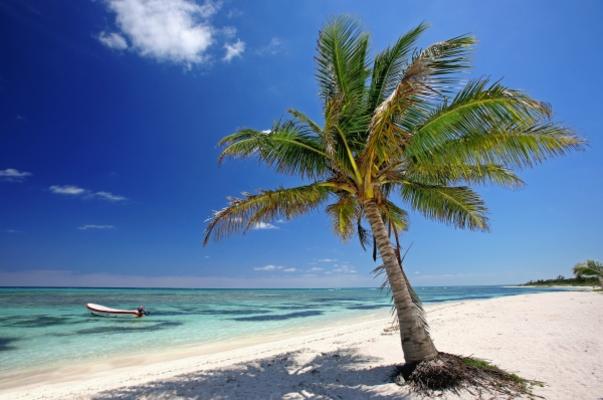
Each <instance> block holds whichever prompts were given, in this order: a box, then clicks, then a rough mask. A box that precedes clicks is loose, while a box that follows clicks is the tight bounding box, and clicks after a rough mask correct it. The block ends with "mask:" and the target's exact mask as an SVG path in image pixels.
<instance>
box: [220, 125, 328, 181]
mask: <svg viewBox="0 0 603 400" xmlns="http://www.w3.org/2000/svg"><path fill="white" fill-rule="evenodd" d="M219 144H220V145H221V146H224V149H223V150H222V153H221V154H220V161H222V160H224V159H225V158H226V157H235V158H243V157H250V156H257V157H259V158H260V159H261V160H262V161H264V162H266V163H267V164H268V165H271V166H274V167H275V168H276V169H277V170H278V171H280V172H285V173H291V174H299V175H301V176H309V177H319V176H322V175H323V174H324V173H325V172H326V171H327V170H328V161H329V160H328V158H327V155H326V153H325V152H324V151H323V150H322V148H321V141H320V139H319V138H318V137H317V136H316V135H315V134H313V133H311V132H309V131H307V130H304V129H303V128H302V127H301V126H300V125H298V124H296V123H294V122H290V121H288V122H284V123H281V122H279V123H276V124H275V125H274V126H273V127H272V129H271V130H269V131H257V130H254V129H242V130H240V131H238V132H235V133H233V134H231V135H228V136H226V137H224V138H223V139H222V140H221V141H220V143H219Z"/></svg>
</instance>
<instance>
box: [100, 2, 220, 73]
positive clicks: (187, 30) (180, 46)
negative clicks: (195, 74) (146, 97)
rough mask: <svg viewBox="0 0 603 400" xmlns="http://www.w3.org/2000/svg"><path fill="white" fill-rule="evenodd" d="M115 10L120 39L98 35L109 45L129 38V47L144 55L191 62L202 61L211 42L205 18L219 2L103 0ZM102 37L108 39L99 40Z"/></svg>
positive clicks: (212, 29) (214, 10)
mask: <svg viewBox="0 0 603 400" xmlns="http://www.w3.org/2000/svg"><path fill="white" fill-rule="evenodd" d="M106 4H107V6H108V7H109V9H110V10H111V11H112V12H113V13H115V16H116V18H115V23H116V25H117V27H118V28H119V32H118V33H115V34H116V35H118V36H119V37H121V38H122V39H124V40H123V41H120V40H119V38H117V37H113V36H111V35H112V34H109V35H108V36H102V35H103V33H101V36H99V39H100V40H101V42H102V43H103V44H105V45H107V46H109V47H111V48H116V47H115V44H116V43H118V45H120V44H121V45H122V46H123V44H126V45H127V43H125V42H126V39H127V40H128V41H129V42H130V48H131V49H133V50H134V51H136V52H137V53H138V54H140V55H142V56H144V57H150V58H154V59H156V60H158V61H169V62H173V63H179V64H184V65H187V66H191V65H193V64H199V63H203V62H204V61H206V59H207V54H206V53H207V51H208V49H209V47H210V46H211V45H212V44H213V43H214V31H215V28H214V27H213V26H212V24H211V22H210V21H209V18H210V17H211V16H213V15H214V14H215V13H216V12H217V11H218V9H219V3H216V2H212V1H206V2H205V3H204V4H198V3H196V2H195V1H192V0H106ZM103 37H104V38H106V39H110V40H103ZM124 48H125V47H124Z"/></svg>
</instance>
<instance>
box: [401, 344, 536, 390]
mask: <svg viewBox="0 0 603 400" xmlns="http://www.w3.org/2000/svg"><path fill="white" fill-rule="evenodd" d="M393 380H394V382H396V383H397V384H399V385H404V386H408V387H410V389H411V390H412V391H414V392H419V393H422V394H425V395H429V396H432V395H434V394H436V392H442V391H453V392H455V393H459V392H460V391H468V392H470V393H473V394H475V395H476V397H477V398H481V397H482V395H488V394H490V395H491V394H496V395H498V397H496V398H504V397H506V398H509V399H515V398H518V397H521V396H526V397H528V398H535V397H539V396H536V395H534V394H533V393H532V388H533V387H534V386H542V383H541V382H538V381H531V380H527V379H524V378H522V377H520V376H517V375H516V374H513V373H510V372H506V371H503V370H502V369H500V368H498V367H496V366H495V365H492V364H490V363H489V362H487V361H484V360H481V359H478V358H472V357H463V356H457V355H454V354H448V353H442V352H440V353H438V356H437V357H436V358H434V359H431V360H425V361H421V362H418V363H413V364H410V363H408V364H404V365H402V366H399V367H398V368H397V370H396V372H395V374H394V375H393Z"/></svg>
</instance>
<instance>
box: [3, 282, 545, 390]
mask: <svg viewBox="0 0 603 400" xmlns="http://www.w3.org/2000/svg"><path fill="white" fill-rule="evenodd" d="M551 290H555V289H536V288H517V287H504V286H464V287H463V286H449V287H419V288H417V292H418V294H419V296H420V297H421V299H422V301H423V302H424V303H426V304H428V303H434V302H446V301H456V300H468V299H485V298H492V297H500V296H511V295H516V294H524V293H534V292H540V291H551ZM86 303H97V304H102V305H106V306H109V307H115V308H127V309H133V308H136V307H137V306H139V305H144V306H145V309H146V310H148V311H150V315H149V316H147V317H144V318H123V317H122V318H105V317H97V316H93V315H91V314H90V313H89V312H88V310H86V308H85V307H84V304H86ZM389 307H390V301H389V296H388V294H387V293H386V292H384V291H381V290H379V289H375V288H355V289H122V288H119V289H114V288H0V378H1V377H2V376H3V375H4V376H6V375H9V374H14V373H16V372H19V371H20V370H27V369H31V368H42V367H52V366H53V365H55V364H59V363H65V362H69V361H71V360H86V359H87V360H90V359H94V358H104V357H111V356H113V355H115V354H136V353H140V352H146V351H153V350H156V349H165V348H167V347H169V346H177V345H186V344H198V343H210V342H215V341H224V340H229V339H236V338H240V337H245V336H253V335H261V334H262V333H267V332H271V333H273V332H276V331H279V330H282V329H287V328H296V327H303V326H305V325H308V324H320V323H321V322H322V323H324V322H327V321H329V322H332V321H333V320H335V319H345V318H348V317H354V316H362V315H363V314H366V313H370V312H374V311H375V310H378V309H388V308H389Z"/></svg>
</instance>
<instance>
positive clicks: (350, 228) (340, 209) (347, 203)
mask: <svg viewBox="0 0 603 400" xmlns="http://www.w3.org/2000/svg"><path fill="white" fill-rule="evenodd" d="M326 211H327V214H329V215H330V216H331V220H332V221H333V230H334V231H335V234H336V235H337V236H339V237H340V238H342V239H343V240H348V239H349V238H350V237H352V235H353V234H354V228H355V226H354V223H355V222H356V221H357V220H358V212H359V208H358V202H357V201H356V199H354V198H353V197H352V196H347V195H344V196H340V197H339V199H338V201H337V202H336V203H334V204H331V205H329V206H327V208H326Z"/></svg>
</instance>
